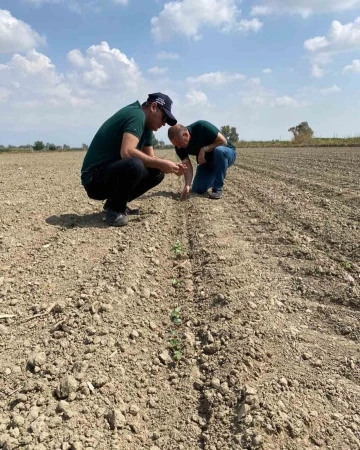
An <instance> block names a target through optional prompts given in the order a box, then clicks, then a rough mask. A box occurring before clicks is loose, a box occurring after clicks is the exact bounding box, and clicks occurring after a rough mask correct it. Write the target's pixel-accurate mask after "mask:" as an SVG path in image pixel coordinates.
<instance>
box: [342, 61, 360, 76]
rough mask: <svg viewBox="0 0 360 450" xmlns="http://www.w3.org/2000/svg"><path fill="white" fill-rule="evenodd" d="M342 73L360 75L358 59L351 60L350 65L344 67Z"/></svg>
mask: <svg viewBox="0 0 360 450" xmlns="http://www.w3.org/2000/svg"><path fill="white" fill-rule="evenodd" d="M343 72H355V73H360V59H353V61H352V63H351V64H349V65H348V66H345V67H344V69H343Z"/></svg>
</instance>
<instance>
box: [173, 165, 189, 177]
mask: <svg viewBox="0 0 360 450" xmlns="http://www.w3.org/2000/svg"><path fill="white" fill-rule="evenodd" d="M178 166H179V172H178V173H177V174H176V175H178V176H179V177H180V176H181V175H184V174H185V172H186V171H187V165H186V164H183V163H179V164H178Z"/></svg>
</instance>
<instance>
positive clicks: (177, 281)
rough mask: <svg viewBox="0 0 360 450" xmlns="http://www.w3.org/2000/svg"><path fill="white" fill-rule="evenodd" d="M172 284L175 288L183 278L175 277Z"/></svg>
mask: <svg viewBox="0 0 360 450" xmlns="http://www.w3.org/2000/svg"><path fill="white" fill-rule="evenodd" d="M171 284H172V285H173V286H174V287H175V288H177V287H179V286H180V284H181V280H179V279H177V278H173V279H172V281H171Z"/></svg>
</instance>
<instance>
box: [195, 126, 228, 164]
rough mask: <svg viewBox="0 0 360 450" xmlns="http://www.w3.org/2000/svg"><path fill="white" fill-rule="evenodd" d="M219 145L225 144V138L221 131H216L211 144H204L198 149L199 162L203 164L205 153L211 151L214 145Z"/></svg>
mask: <svg viewBox="0 0 360 450" xmlns="http://www.w3.org/2000/svg"><path fill="white" fill-rule="evenodd" d="M220 145H227V140H226V138H225V137H224V136H223V135H222V134H221V133H218V135H217V136H216V139H215V141H214V142H213V143H212V144H209V145H205V147H202V148H201V149H200V152H199V156H198V161H199V164H204V163H205V162H206V160H205V153H210V152H213V151H214V149H215V148H216V147H219V146H220Z"/></svg>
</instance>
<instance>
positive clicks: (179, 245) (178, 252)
mask: <svg viewBox="0 0 360 450" xmlns="http://www.w3.org/2000/svg"><path fill="white" fill-rule="evenodd" d="M172 251H173V252H174V254H175V256H176V257H177V258H180V257H181V256H182V255H183V253H184V249H183V246H182V243H181V242H180V241H179V240H177V241H175V244H174V245H173V248H172Z"/></svg>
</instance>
